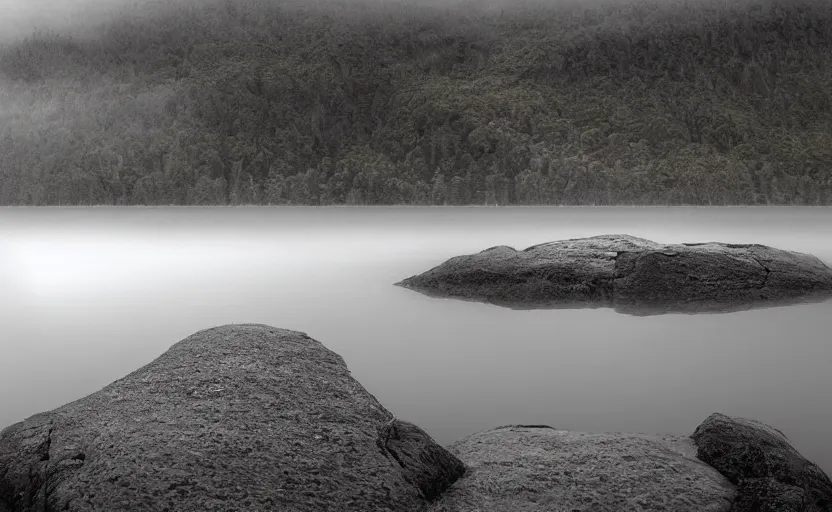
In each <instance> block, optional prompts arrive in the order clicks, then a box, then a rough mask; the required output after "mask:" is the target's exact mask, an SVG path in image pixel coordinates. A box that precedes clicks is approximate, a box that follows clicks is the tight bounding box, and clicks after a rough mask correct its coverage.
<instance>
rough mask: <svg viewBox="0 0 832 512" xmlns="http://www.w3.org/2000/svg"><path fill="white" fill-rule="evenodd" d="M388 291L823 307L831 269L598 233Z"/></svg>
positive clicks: (554, 303) (759, 252)
mask: <svg viewBox="0 0 832 512" xmlns="http://www.w3.org/2000/svg"><path fill="white" fill-rule="evenodd" d="M396 284H397V285H398V286H403V287H405V288H409V289H412V290H416V291H420V292H422V293H425V294H427V295H431V296H438V297H453V298H460V299H467V300H476V301H482V302H489V303H492V304H496V305H500V306H506V307H512V308H518V309H529V308H557V307H564V308H569V307H613V308H615V309H616V310H618V311H621V312H624V313H630V314H639V315H648V314H660V313H668V312H682V313H696V312H719V311H735V310H742V309H749V308H753V307H765V306H773V305H782V304H790V303H794V302H801V301H819V300H825V299H828V298H830V297H832V269H830V268H829V267H828V266H826V265H825V264H824V263H823V262H821V261H820V260H819V259H817V258H816V257H814V256H810V255H807V254H801V253H796V252H790V251H784V250H780V249H774V248H771V247H767V246H764V245H756V244H725V243H717V242H711V243H696V244H693V243H691V244H679V245H662V244H658V243H656V242H652V241H650V240H645V239H642V238H636V237H633V236H629V235H602V236H596V237H591V238H580V239H574V240H563V241H558V242H550V243H545V244H541V245H535V246H532V247H529V248H527V249H525V250H522V251H517V250H515V249H513V248H511V247H506V246H498V247H492V248H490V249H486V250H484V251H482V252H480V253H477V254H472V255H466V256H457V257H454V258H451V259H449V260H448V261H446V262H445V263H442V264H441V265H439V266H437V267H435V268H433V269H431V270H428V271H427V272H424V273H422V274H419V275H415V276H412V277H409V278H407V279H404V280H403V281H401V282H399V283H396Z"/></svg>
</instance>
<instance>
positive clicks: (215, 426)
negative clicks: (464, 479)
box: [0, 325, 464, 512]
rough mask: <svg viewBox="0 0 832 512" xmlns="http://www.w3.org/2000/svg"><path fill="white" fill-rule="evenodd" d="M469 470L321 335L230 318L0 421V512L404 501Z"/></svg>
mask: <svg viewBox="0 0 832 512" xmlns="http://www.w3.org/2000/svg"><path fill="white" fill-rule="evenodd" d="M463 472H464V467H463V466H462V464H461V463H460V461H459V460H458V459H456V458H455V457H454V456H453V455H451V454H450V453H448V451H446V450H445V449H444V448H442V447H440V446H438V445H437V444H436V443H434V442H433V440H431V438H430V437H428V435H427V434H425V433H424V432H423V431H422V430H420V429H419V428H418V427H415V426H414V425H411V424H409V423H406V422H402V421H398V420H396V419H394V418H393V416H392V415H391V414H390V412H388V411H387V410H385V409H384V407H382V405H381V404H379V402H378V401H377V400H376V399H375V398H374V397H373V396H372V395H371V394H370V393H368V392H367V391H366V390H365V389H364V388H363V387H361V385H360V384H359V383H358V382H356V381H355V380H354V379H353V378H352V377H351V376H350V373H349V371H348V370H347V367H346V365H345V364H344V361H343V360H342V359H341V357H340V356H338V355H337V354H335V353H333V352H331V351H330V350H328V349H326V348H325V347H324V346H323V345H321V344H320V343H319V342H317V341H315V340H313V339H311V338H309V337H308V336H306V335H305V334H303V333H299V332H294V331H288V330H283V329H275V328H272V327H268V326H265V325H233V326H224V327H218V328H214V329H208V330H205V331H201V332H198V333H196V334H194V335H192V336H190V337H188V338H186V339H184V340H183V341H181V342H179V343H177V344H176V345H174V346H173V347H172V348H171V349H170V350H168V351H167V352H166V353H165V354H163V355H162V356H161V357H159V358H158V359H156V360H155V361H153V362H152V363H150V364H148V365H147V366H145V367H143V368H141V369H139V370H137V371H136V372H134V373H132V374H130V375H128V376H127V377H125V378H123V379H121V380H119V381H116V382H114V383H113V384H111V385H109V386H107V387H106V388H104V389H102V390H101V391H99V392H97V393H94V394H92V395H90V396H87V397H86V398H83V399H81V400H78V401H76V402H73V403H70V404H68V405H65V406H63V407H60V408H58V409H56V410H54V411H51V412H48V413H44V414H40V415H37V416H34V417H31V418H29V419H27V420H26V421H24V422H22V423H18V424H15V425H13V426H11V427H9V428H7V429H5V430H4V431H3V432H2V434H0V511H14V512H22V511H27V512H28V511H32V512H34V511H38V512H43V511H107V512H110V511H121V510H124V511H127V510H130V511H136V510H141V511H170V512H188V511H199V512H205V511H226V512H230V511H235V510H236V511H272V510H275V511H277V510H279V511H286V512H296V511H297V512H302V511H338V512H368V511H402V512H405V511H406V512H411V511H419V510H423V509H424V508H425V507H426V506H427V504H428V503H429V502H430V501H431V500H434V499H435V498H436V497H437V496H438V495H439V494H440V493H441V492H442V491H443V490H445V489H446V488H447V487H448V486H449V485H450V484H451V483H452V482H453V481H454V480H456V479H457V478H458V477H459V476H460V475H461V474H462V473H463Z"/></svg>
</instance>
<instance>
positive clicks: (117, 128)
mask: <svg viewBox="0 0 832 512" xmlns="http://www.w3.org/2000/svg"><path fill="white" fill-rule="evenodd" d="M0 155H2V160H0V204H5V205H11V204H23V205H49V204H117V205H126V204H183V205H202V204H304V205H319V204H454V205H458V204H595V205H608V204H705V205H722V204H807V205H828V204H830V202H832V9H830V8H829V3H828V0H736V1H735V2H731V3H729V2H725V1H723V0H660V1H655V0H617V1H614V0H598V1H593V2H586V1H578V0H559V1H558V0H556V1H552V2H544V1H542V0H529V1H525V2H514V3H510V4H509V3H506V4H500V3H494V2H492V3H488V2H485V1H468V2H457V3H455V4H452V5H451V4H443V3H433V4H416V3H405V2H393V3H385V2H379V1H376V2H371V1H364V2H361V1H360V0H354V1H349V2H344V1H335V0H332V1H329V0H320V1H319V2H315V3H312V2H308V1H307V2H299V1H294V0H293V1H278V0H225V1H217V0H212V1H209V2H196V1H195V0H183V1H180V2H178V3H176V4H173V6H172V7H168V8H166V9H164V10H161V9H158V10H153V11H147V12H145V13H144V15H143V16H141V17H137V16H134V15H128V14H125V15H124V16H116V17H113V18H111V19H108V20H107V21H105V22H103V23H101V24H99V25H98V26H96V27H94V28H92V29H89V30H86V31H75V32H72V31H67V32H56V31H52V32H38V33H33V34H31V35H30V36H28V37H26V38H24V39H20V40H16V41H14V42H9V43H6V44H5V45H4V46H2V47H0Z"/></svg>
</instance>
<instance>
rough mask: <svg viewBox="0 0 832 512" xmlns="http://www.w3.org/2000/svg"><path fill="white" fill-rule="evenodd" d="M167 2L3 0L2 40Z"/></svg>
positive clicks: (0, 13)
mask: <svg viewBox="0 0 832 512" xmlns="http://www.w3.org/2000/svg"><path fill="white" fill-rule="evenodd" d="M151 3H167V2H162V1H160V0H61V1H56V0H0V39H3V38H4V36H5V38H8V37H18V36H21V35H27V34H30V33H32V31H33V30H34V29H56V30H58V29H65V28H66V27H70V26H75V27H77V26H82V25H85V24H89V23H90V22H92V23H94V22H96V21H99V20H101V19H102V18H104V17H105V16H106V15H107V14H108V13H112V12H114V11H120V10H123V9H124V7H126V6H134V7H135V6H139V5H143V6H146V5H147V4H151Z"/></svg>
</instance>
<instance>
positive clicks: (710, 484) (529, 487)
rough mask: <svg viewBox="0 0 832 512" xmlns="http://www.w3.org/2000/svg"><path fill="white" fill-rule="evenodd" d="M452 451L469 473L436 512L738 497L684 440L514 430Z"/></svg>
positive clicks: (688, 510)
mask: <svg viewBox="0 0 832 512" xmlns="http://www.w3.org/2000/svg"><path fill="white" fill-rule="evenodd" d="M450 449H451V451H452V452H454V453H455V454H456V455H457V456H458V457H459V458H460V459H461V460H462V461H463V462H464V463H465V465H466V466H467V468H468V470H467V472H466V474H465V476H463V477H462V478H461V479H459V480H457V482H456V483H455V484H454V485H453V486H452V487H451V488H450V489H449V490H447V491H445V493H444V494H443V495H442V496H441V497H440V498H439V500H437V501H436V502H435V503H434V504H433V505H432V507H431V509H430V510H431V512H490V511H494V512H497V511H500V512H502V511H511V512H532V511H534V512H544V511H561V510H563V511H570V512H572V511H578V512H620V511H630V510H632V511H646V510H656V511H658V510H664V511H667V512H726V511H728V510H729V509H730V507H731V502H732V500H733V498H734V495H735V490H734V486H733V485H731V483H730V482H728V480H727V479H726V478H725V477H723V476H722V475H720V474H719V472H718V471H716V470H715V469H714V468H712V467H710V466H708V465H707V464H704V463H702V462H701V461H699V460H697V459H696V457H695V453H696V447H695V446H694V445H693V442H692V441H691V440H690V438H689V437H687V436H683V435H676V436H673V435H645V434H591V433H584V432H569V431H564V430H555V429H552V428H541V427H539V426H538V427H525V426H513V427H502V428H497V429H494V430H488V431H485V432H480V433H477V434H474V435H471V436H468V437H466V438H465V439H463V440H461V441H459V442H457V443H455V444H453V445H451V448H450Z"/></svg>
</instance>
